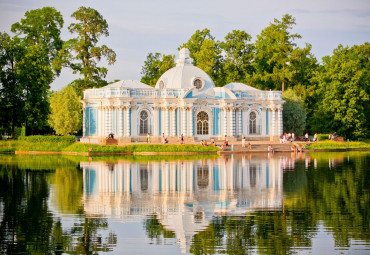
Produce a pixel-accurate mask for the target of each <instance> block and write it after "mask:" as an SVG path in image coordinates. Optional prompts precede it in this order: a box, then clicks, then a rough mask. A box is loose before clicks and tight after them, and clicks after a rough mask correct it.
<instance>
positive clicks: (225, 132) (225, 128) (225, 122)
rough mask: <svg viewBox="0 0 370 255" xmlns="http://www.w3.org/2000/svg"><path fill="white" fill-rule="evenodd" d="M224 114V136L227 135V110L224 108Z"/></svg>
mask: <svg viewBox="0 0 370 255" xmlns="http://www.w3.org/2000/svg"><path fill="white" fill-rule="evenodd" d="M222 110H223V112H224V136H225V135H227V108H226V107H224V108H222Z"/></svg>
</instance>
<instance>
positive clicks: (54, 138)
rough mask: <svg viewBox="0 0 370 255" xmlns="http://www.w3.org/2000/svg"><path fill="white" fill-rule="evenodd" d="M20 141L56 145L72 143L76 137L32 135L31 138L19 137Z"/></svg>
mask: <svg viewBox="0 0 370 255" xmlns="http://www.w3.org/2000/svg"><path fill="white" fill-rule="evenodd" d="M18 140H20V141H26V142H30V143H38V142H51V143H58V142H66V143H74V142H75V141H76V137H75V136H74V135H70V136H46V135H33V136H21V137H19V138H18Z"/></svg>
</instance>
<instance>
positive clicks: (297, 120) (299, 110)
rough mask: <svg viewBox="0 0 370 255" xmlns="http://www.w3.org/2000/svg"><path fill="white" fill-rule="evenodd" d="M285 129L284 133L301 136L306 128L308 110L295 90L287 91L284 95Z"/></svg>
mask: <svg viewBox="0 0 370 255" xmlns="http://www.w3.org/2000/svg"><path fill="white" fill-rule="evenodd" d="M283 99H284V100H285V103H284V105H283V127H284V132H287V133H294V134H296V135H301V134H303V132H304V129H305V126H306V117H307V115H306V110H305V109H304V107H303V101H302V99H301V98H299V97H298V96H297V95H296V94H295V93H294V91H293V90H290V89H289V90H286V91H285V92H284V94H283Z"/></svg>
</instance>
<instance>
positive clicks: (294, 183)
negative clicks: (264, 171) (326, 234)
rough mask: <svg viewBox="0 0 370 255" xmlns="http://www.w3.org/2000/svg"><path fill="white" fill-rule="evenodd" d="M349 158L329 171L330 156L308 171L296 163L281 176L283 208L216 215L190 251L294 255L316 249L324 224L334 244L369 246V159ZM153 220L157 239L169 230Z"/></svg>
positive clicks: (151, 228)
mask: <svg viewBox="0 0 370 255" xmlns="http://www.w3.org/2000/svg"><path fill="white" fill-rule="evenodd" d="M336 156H338V155H336ZM343 156H346V154H344V155H342V156H340V157H339V158H340V159H343ZM348 158H349V160H344V161H343V160H341V163H340V164H335V165H336V168H331V169H329V168H328V158H327V157H326V158H320V159H316V160H317V162H318V165H317V169H315V167H314V165H313V164H312V165H311V166H310V167H308V169H305V164H304V161H298V162H296V164H295V170H294V171H287V172H285V173H284V176H283V177H284V197H285V198H284V207H283V209H282V210H280V211H270V212H269V211H265V212H254V213H253V214H251V215H245V216H217V217H213V218H212V219H210V221H209V225H208V227H207V228H206V229H205V230H203V231H201V232H198V233H197V234H196V235H195V236H194V237H193V240H192V242H191V247H190V252H191V253H193V254H215V253H224V254H249V253H255V252H258V253H259V254H292V253H294V252H295V251H294V250H293V247H311V246H312V239H313V237H314V236H315V235H316V233H317V229H318V228H319V226H320V225H324V227H325V228H326V229H328V230H329V231H330V232H332V233H333V237H334V240H335V245H336V246H341V247H348V246H350V245H351V240H354V239H356V240H364V241H365V242H366V243H368V242H369V241H370V235H369V233H370V226H369V222H370V214H369V212H370V196H369V193H370V192H369V187H370V185H369V184H370V183H369V180H370V176H369V175H370V171H369V170H367V169H369V162H370V155H369V154H365V155H363V154H362V155H361V154H359V155H358V154H357V153H353V154H349V155H348ZM312 159H315V157H314V156H312ZM152 221H153V222H152V223H151V224H149V223H148V222H149V221H146V223H145V229H146V230H147V234H148V236H149V237H150V238H157V240H159V239H160V237H161V235H162V236H164V233H166V230H165V229H164V227H163V226H162V225H161V224H160V223H159V222H158V221H157V220H156V219H152ZM148 229H149V230H148Z"/></svg>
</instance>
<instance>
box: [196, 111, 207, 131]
mask: <svg viewBox="0 0 370 255" xmlns="http://www.w3.org/2000/svg"><path fill="white" fill-rule="evenodd" d="M197 135H208V114H207V113H206V112H199V113H198V114H197Z"/></svg>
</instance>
